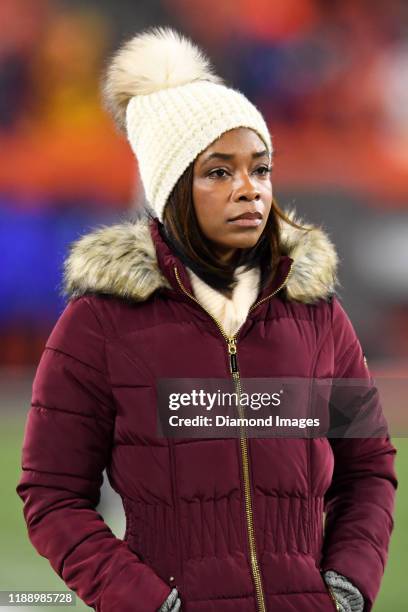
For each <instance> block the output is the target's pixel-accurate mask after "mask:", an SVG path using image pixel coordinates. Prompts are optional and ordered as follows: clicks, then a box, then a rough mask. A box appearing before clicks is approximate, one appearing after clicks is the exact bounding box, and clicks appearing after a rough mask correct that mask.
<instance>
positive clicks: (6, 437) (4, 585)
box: [0, 415, 408, 612]
mask: <svg viewBox="0 0 408 612" xmlns="http://www.w3.org/2000/svg"><path fill="white" fill-rule="evenodd" d="M24 419H25V415H23V416H22V417H21V418H11V417H8V418H5V417H3V418H2V428H1V450H0V457H1V466H2V471H1V472H2V475H1V491H2V500H1V504H0V525H1V553H0V554H1V561H0V566H1V567H0V590H30V589H31V590H34V589H35V590H50V591H52V590H54V591H55V590H58V589H62V590H64V591H66V590H67V589H66V586H65V584H64V583H63V582H62V581H61V579H60V578H59V577H58V576H57V575H56V574H55V573H54V571H53V570H52V568H51V566H50V565H49V562H48V560H47V559H44V558H42V557H40V556H39V555H38V554H37V553H36V551H35V550H34V548H33V547H32V545H31V543H30V542H29V540H28V537H27V532H26V525H25V523H24V520H23V514H22V502H21V500H20V498H19V497H18V496H17V494H16V492H15V487H16V483H17V481H18V479H19V474H20V452H21V443H22V435H23V432H22V428H23V425H24ZM393 443H394V445H395V446H396V447H397V450H398V455H397V474H398V478H399V490H398V495H397V508H396V515H395V530H394V533H393V537H392V541H391V546H390V554H389V562H388V566H387V569H386V573H385V576H384V580H383V583H382V588H381V592H380V595H379V597H378V599H377V602H376V605H375V606H374V610H375V612H405V611H406V610H407V609H408V603H407V602H408V579H407V574H406V572H407V549H408V542H407V537H406V534H407V532H408V495H407V493H406V488H407V487H406V486H405V480H407V484H408V440H407V439H394V440H393ZM105 519H106V521H107V522H108V523H109V524H111V523H110V522H109V520H108V518H107V517H106V516H105ZM111 527H112V529H113V530H114V528H113V526H112V524H111ZM13 609H15V610H18V609H21V610H28V609H29V608H28V607H24V608H23V607H21V608H13ZM32 609H33V610H39V609H41V608H39V607H33V608H32ZM75 609H76V610H88V609H89V608H88V607H87V606H85V605H84V604H83V603H82V602H81V601H79V600H77V605H76V608H75ZM47 610H50V611H52V610H55V612H57V611H60V610H61V607H55V606H47ZM300 612H301V611H300Z"/></svg>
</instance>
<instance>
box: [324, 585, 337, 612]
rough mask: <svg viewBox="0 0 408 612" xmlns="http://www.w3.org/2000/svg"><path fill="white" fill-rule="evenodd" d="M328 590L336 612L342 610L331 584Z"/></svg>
mask: <svg viewBox="0 0 408 612" xmlns="http://www.w3.org/2000/svg"><path fill="white" fill-rule="evenodd" d="M327 590H328V591H329V595H330V598H331V600H332V601H333V604H334V607H335V609H336V610H340V604H339V602H338V601H337V599H336V596H335V594H334V593H333V589H332V588H331V586H330V585H329V584H328V585H327Z"/></svg>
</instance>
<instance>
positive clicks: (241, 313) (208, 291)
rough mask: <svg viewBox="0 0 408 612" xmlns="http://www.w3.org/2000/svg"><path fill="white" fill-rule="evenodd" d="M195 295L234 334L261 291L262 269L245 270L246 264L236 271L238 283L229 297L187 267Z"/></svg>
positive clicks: (230, 333)
mask: <svg viewBox="0 0 408 612" xmlns="http://www.w3.org/2000/svg"><path fill="white" fill-rule="evenodd" d="M187 272H188V274H189V277H190V280H191V284H192V287H193V291H194V296H195V297H196V298H197V300H198V301H199V302H200V304H202V305H203V306H204V308H206V310H208V311H209V312H210V313H211V314H212V316H213V317H214V318H215V319H217V321H219V322H220V323H221V325H222V327H223V328H224V330H225V331H226V332H227V334H228V335H229V336H233V335H234V334H235V333H236V332H237V331H238V329H239V328H240V327H241V325H242V324H243V323H244V321H245V320H246V318H247V316H248V311H249V309H250V308H251V306H252V304H253V303H254V302H255V300H256V298H257V296H258V292H259V282H260V271H259V268H252V269H251V270H247V271H246V272H244V266H240V267H239V268H237V269H236V271H235V277H236V279H237V281H238V282H237V284H236V285H235V287H234V289H233V292H232V297H231V298H228V297H226V296H224V295H223V294H222V293H220V292H219V291H217V290H216V289H213V288H212V287H210V286H209V285H207V283H205V282H204V281H203V280H201V278H199V277H198V276H197V275H196V274H195V273H194V272H192V271H191V270H190V269H189V268H187Z"/></svg>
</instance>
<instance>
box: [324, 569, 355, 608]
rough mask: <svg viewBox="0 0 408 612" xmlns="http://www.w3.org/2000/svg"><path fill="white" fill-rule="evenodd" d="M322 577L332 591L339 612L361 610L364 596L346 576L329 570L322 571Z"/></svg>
mask: <svg viewBox="0 0 408 612" xmlns="http://www.w3.org/2000/svg"><path fill="white" fill-rule="evenodd" d="M324 579H325V581H326V583H327V584H328V585H329V586H330V587H331V589H332V591H333V593H334V596H335V598H336V600H337V603H338V604H339V606H340V612H363V610H364V598H363V596H362V595H361V593H360V591H359V590H358V589H357V587H355V586H354V585H353V584H352V583H351V582H350V581H349V580H347V578H345V577H344V576H342V575H341V574H338V573H337V572H334V571H331V570H330V571H328V572H325V573H324Z"/></svg>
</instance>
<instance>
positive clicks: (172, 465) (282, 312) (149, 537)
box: [17, 221, 397, 612]
mask: <svg viewBox="0 0 408 612" xmlns="http://www.w3.org/2000/svg"><path fill="white" fill-rule="evenodd" d="M283 245H284V252H283V253H282V257H281V260H280V264H279V268H278V271H277V274H276V276H275V280H274V281H273V286H270V287H269V288H268V289H267V290H265V291H263V292H262V294H261V295H260V296H259V298H258V301H259V300H262V301H261V303H260V304H259V305H258V306H256V307H254V308H253V309H252V310H251V312H250V314H249V316H248V319H247V321H246V322H245V324H244V325H243V326H242V328H241V330H240V332H239V335H238V339H237V344H236V346H237V354H238V365H239V368H240V373H241V376H243V377H253V378H255V377H264V378H268V377H279V376H285V377H287V376H290V377H292V376H296V377H312V376H313V377H335V378H342V377H352V378H367V377H368V376H369V374H368V372H367V368H366V367H365V364H364V359H363V354H362V351H361V347H360V344H359V341H358V340H357V338H356V336H355V333H354V330H353V328H352V325H351V324H350V322H349V319H348V318H347V316H346V314H345V312H344V311H343V309H342V307H341V306H340V304H339V302H338V300H337V298H333V299H330V294H331V292H332V289H333V279H334V274H335V266H336V255H335V252H334V250H333V247H332V245H331V244H330V242H329V240H328V238H327V237H326V236H325V234H324V233H323V232H322V231H321V230H320V229H315V230H314V231H313V232H311V233H309V234H306V235H305V234H304V232H301V231H300V230H297V229H294V228H291V227H290V226H288V225H287V224H285V226H284V231H283ZM156 255H157V258H156ZM176 270H177V274H176ZM177 276H178V278H177ZM283 285H285V288H284V289H280V288H281V287H282V286H283ZM67 288H68V291H69V292H70V293H71V296H72V298H73V299H72V300H71V301H70V303H69V304H68V306H67V308H66V309H65V311H64V312H63V314H62V316H61V317H60V319H59V321H58V322H57V324H56V326H55V328H54V330H53V332H52V333H51V336H50V338H49V340H48V342H47V345H46V348H45V351H44V353H43V356H42V359H41V362H40V364H39V367H38V371H37V374H36V377H35V382H34V388H33V398H32V407H31V409H30V411H29V414H28V418H27V424H26V431H25V439H24V447H23V472H22V475H21V479H20V481H19V483H18V486H17V492H18V494H19V495H20V497H21V498H22V500H23V501H24V515H25V519H26V522H27V525H28V531H29V537H30V539H31V542H32V543H33V545H34V546H35V548H36V549H37V551H38V552H39V553H40V554H41V555H43V556H45V557H47V558H48V559H49V561H50V563H51V565H52V567H53V568H54V570H55V571H56V572H57V573H58V574H59V575H60V576H61V578H62V579H63V580H64V581H65V583H66V584H67V585H68V587H69V588H71V589H73V590H74V591H76V592H77V594H78V595H79V597H80V598H82V599H83V600H84V601H85V602H86V603H87V604H88V605H89V606H91V607H93V608H95V609H96V610H99V611H101V612H130V611H132V612H153V611H154V610H156V609H157V608H158V607H159V606H160V605H161V604H162V602H163V601H164V599H165V598H166V597H167V595H168V594H169V592H170V590H171V588H172V587H173V586H177V587H178V589H179V592H180V595H181V599H182V610H183V611H184V612H204V611H205V612H232V611H234V612H237V611H238V612H255V611H257V612H262V611H265V610H268V611H276V612H294V611H296V612H298V611H301V612H329V611H331V610H334V609H335V605H334V602H333V600H332V599H331V597H330V595H329V593H328V591H327V589H326V586H325V583H324V580H323V579H322V575H321V570H327V569H333V570H336V571H337V572H339V573H340V574H343V575H344V576H346V577H348V578H349V579H350V580H351V581H352V582H353V583H354V584H355V585H356V586H357V587H358V588H359V589H360V591H361V592H362V594H363V595H364V598H365V600H366V608H365V610H370V609H371V607H372V603H373V601H374V598H375V596H376V594H377V592H378V589H379V585H380V580H381V576H382V574H383V570H384V564H385V561H386V556H387V548H388V543H389V538H390V534H391V531H392V526H393V520H392V514H393V503H394V493H395V487H396V484H397V483H396V478H395V473H394V469H393V461H394V454H395V449H394V447H393V446H392V445H391V443H390V441H389V439H388V438H387V439H385V438H381V439H378V438H377V439H375V438H374V439H360V440H356V439H342V440H341V439H330V441H329V440H328V439H327V438H317V439H290V440H289V439H283V438H280V439H276V438H275V439H254V438H251V439H244V440H243V441H242V442H240V440H239V439H234V438H230V439H218V440H217V439H207V440H200V439H196V440H191V439H189V441H188V442H187V441H186V442H184V441H183V440H182V439H167V438H158V437H156V408H155V406H156V395H155V393H156V391H155V384H156V379H158V378H172V377H176V378H217V377H218V378H221V377H228V376H231V370H230V359H229V353H228V343H227V341H226V339H225V338H224V337H223V335H222V333H221V331H220V329H219V328H218V327H217V325H216V323H215V322H214V320H212V318H211V317H210V316H209V315H208V314H207V312H205V311H204V310H203V309H202V308H201V307H200V306H199V305H198V304H197V303H195V302H194V300H193V299H192V298H191V297H189V295H188V293H189V292H190V293H191V291H192V289H191V285H190V282H189V277H188V274H187V272H186V270H185V268H184V267H183V265H182V264H181V263H180V261H179V260H178V259H177V258H176V257H175V256H174V255H173V254H172V252H171V251H170V250H169V248H168V247H167V245H166V244H165V242H164V241H163V239H162V238H161V236H160V231H159V225H158V223H157V222H154V223H151V224H150V225H149V224H148V222H146V221H139V222H138V223H136V224H134V225H133V224H130V223H128V224H126V223H125V224H122V225H117V226H113V227H108V228H102V229H100V230H98V231H96V232H94V233H93V234H90V235H89V236H85V237H84V238H82V239H81V240H80V241H79V242H78V243H77V244H76V245H75V246H74V248H73V251H72V253H71V255H70V258H69V260H68V263H67ZM268 296H269V297H268ZM264 298H265V299H264ZM105 467H106V469H107V474H108V478H109V482H110V483H111V485H112V487H113V488H114V489H115V490H116V491H117V492H118V493H119V495H120V496H121V498H122V500H123V505H124V509H125V512H126V519H127V523H126V525H127V526H126V533H125V537H124V541H122V540H120V539H118V538H116V537H115V536H114V535H113V534H112V532H111V531H110V530H109V528H108V527H107V525H106V524H105V523H104V521H103V518H102V517H101V516H100V514H98V513H97V512H96V510H95V506H96V505H97V504H98V500H99V491H100V486H101V483H102V472H103V470H104V469H105ZM324 510H325V511H326V513H327V516H326V526H325V536H324V538H323V511H324Z"/></svg>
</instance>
